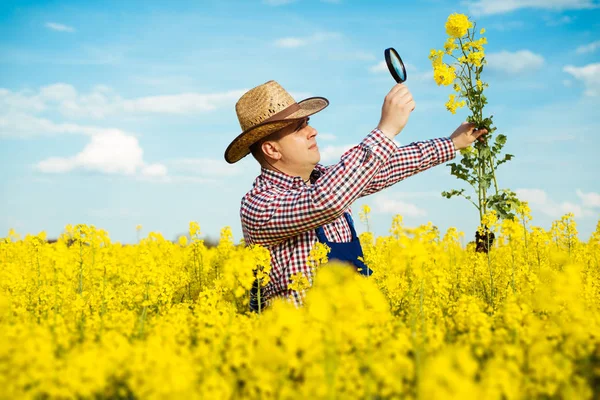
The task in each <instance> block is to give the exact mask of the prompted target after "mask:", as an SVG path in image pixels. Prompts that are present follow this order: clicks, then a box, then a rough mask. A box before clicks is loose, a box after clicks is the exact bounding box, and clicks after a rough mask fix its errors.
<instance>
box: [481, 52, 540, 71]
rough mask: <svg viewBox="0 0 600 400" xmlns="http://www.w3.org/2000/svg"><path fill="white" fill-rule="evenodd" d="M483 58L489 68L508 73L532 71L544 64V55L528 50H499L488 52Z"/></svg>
mask: <svg viewBox="0 0 600 400" xmlns="http://www.w3.org/2000/svg"><path fill="white" fill-rule="evenodd" d="M485 58H486V60H487V62H488V67H489V68H490V69H493V70H497V71H501V72H506V73H509V74H518V73H521V72H529V71H533V70H536V69H539V68H541V67H542V66H543V65H544V57H542V56H541V55H539V54H535V53H532V52H531V51H529V50H519V51H515V52H510V51H501V52H499V53H490V54H488V55H486V57H485Z"/></svg>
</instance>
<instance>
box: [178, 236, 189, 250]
mask: <svg viewBox="0 0 600 400" xmlns="http://www.w3.org/2000/svg"><path fill="white" fill-rule="evenodd" d="M178 242H179V245H180V246H182V247H185V246H186V245H187V243H188V238H187V237H186V236H179V241H178Z"/></svg>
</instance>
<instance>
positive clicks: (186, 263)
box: [0, 207, 600, 400]
mask: <svg viewBox="0 0 600 400" xmlns="http://www.w3.org/2000/svg"><path fill="white" fill-rule="evenodd" d="M519 216H520V219H518V220H515V221H502V222H498V221H497V220H496V219H495V218H494V215H493V214H490V215H488V217H487V219H486V221H487V222H488V226H492V227H493V229H494V230H495V233H496V238H497V240H496V242H495V244H494V247H493V248H492V250H491V251H490V253H489V254H485V253H476V252H475V251H474V249H473V246H472V245H471V244H469V245H468V246H466V248H465V247H464V246H462V245H461V243H462V242H463V241H465V240H464V239H461V234H459V232H457V231H456V230H455V229H450V230H448V231H447V232H446V233H444V234H442V233H441V232H439V231H438V229H437V228H435V226H433V225H431V224H429V225H425V226H420V227H418V228H407V227H405V226H404V225H403V222H402V218H401V217H400V216H397V217H395V218H394V220H393V222H392V227H391V230H390V235H389V236H385V237H377V238H374V237H373V235H372V234H370V233H368V232H367V233H364V234H363V235H361V241H362V244H363V248H364V250H365V261H366V263H367V264H368V265H369V266H370V267H371V268H372V269H373V270H374V271H375V274H374V275H373V276H372V277H370V278H366V277H363V276H361V275H359V274H357V273H355V272H354V271H352V269H351V268H350V267H348V266H344V265H335V264H321V265H318V267H317V274H316V278H315V281H314V285H313V287H311V288H310V289H308V292H307V293H308V294H307V300H306V306H305V307H303V308H301V309H296V308H294V307H293V306H292V305H291V304H288V303H286V302H285V301H283V300H277V301H275V302H274V304H273V305H272V306H271V307H269V308H267V309H266V310H264V311H263V312H262V313H261V314H260V315H258V314H250V313H249V312H247V309H248V293H249V289H250V287H251V285H252V282H253V270H254V269H259V270H261V271H262V272H263V273H265V272H264V271H268V253H266V250H265V249H261V248H246V247H244V246H243V245H242V246H240V245H236V244H235V242H234V240H233V237H232V234H231V231H230V230H229V229H228V228H225V229H223V231H222V235H221V240H220V243H219V244H218V246H217V247H214V248H207V247H206V246H205V244H204V242H203V241H202V240H201V239H200V227H199V226H198V224H197V223H191V224H190V236H189V239H187V238H185V237H184V238H181V239H180V240H179V241H178V242H176V243H173V242H170V241H168V240H165V239H164V238H163V237H162V236H161V235H160V234H159V233H150V234H149V235H148V236H147V237H146V238H142V239H141V240H140V241H139V243H138V244H137V245H122V244H119V243H113V242H111V240H110V239H109V235H108V233H107V232H105V231H103V230H101V229H97V228H95V227H93V226H85V225H77V226H68V227H67V228H66V230H65V233H64V234H63V235H62V236H61V238H60V239H59V240H58V241H57V242H56V243H48V241H47V240H46V237H45V234H44V233H40V234H38V235H35V236H34V235H27V236H25V237H24V238H21V237H20V236H19V235H18V234H17V233H15V232H14V231H11V232H10V233H9V235H8V237H6V238H2V239H0V265H1V267H2V268H1V269H0V398H2V399H27V398H32V399H33V398H52V399H68V398H111V399H112V398H121V399H125V398H128V399H130V398H139V399H228V398H251V399H255V398H256V399H271V398H273V399H298V398H304V399H321V398H327V399H330V398H336V399H353V398H356V399H365V398H367V399H368V398H377V399H399V398H407V399H411V398H414V399H417V398H418V399H444V398H456V399H469V398H476V399H479V400H481V399H520V398H544V399H551V398H565V399H591V398H594V397H596V398H598V396H599V390H600V389H598V387H600V339H599V334H600V312H599V304H600V224H599V225H598V228H597V229H596V232H595V233H594V234H593V235H592V237H591V239H590V240H589V241H588V242H587V243H584V242H582V241H580V240H579V239H578V236H577V231H576V227H575V223H574V220H573V216H572V215H565V216H564V217H563V218H562V219H561V220H559V221H556V222H555V223H554V224H553V226H552V228H551V229H550V230H549V231H546V230H544V229H541V228H539V227H535V226H532V225H531V218H530V217H529V210H528V209H527V208H526V207H524V208H522V209H521V210H520V212H519ZM295 285H296V286H298V285H299V282H295ZM300 286H301V285H300ZM298 290H301V288H298Z"/></svg>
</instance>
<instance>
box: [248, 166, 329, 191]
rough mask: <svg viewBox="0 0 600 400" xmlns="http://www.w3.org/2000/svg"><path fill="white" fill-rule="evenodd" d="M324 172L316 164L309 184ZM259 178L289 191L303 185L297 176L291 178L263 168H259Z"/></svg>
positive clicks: (322, 168)
mask: <svg viewBox="0 0 600 400" xmlns="http://www.w3.org/2000/svg"><path fill="white" fill-rule="evenodd" d="M324 172H325V167H323V166H322V165H321V164H317V165H316V166H315V169H314V170H313V172H311V174H310V179H311V182H313V183H314V182H315V181H316V180H317V179H318V178H319V177H320V176H321V175H322V174H323V173H324ZM259 178H261V179H264V180H267V181H269V182H270V183H272V184H274V185H276V186H280V187H282V188H284V189H291V188H294V187H298V186H303V185H304V180H303V179H302V178H300V177H299V176H291V175H288V174H284V173H283V172H279V171H273V170H270V169H267V168H264V167H261V170H260V177H259Z"/></svg>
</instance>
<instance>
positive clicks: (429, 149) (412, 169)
mask: <svg viewBox="0 0 600 400" xmlns="http://www.w3.org/2000/svg"><path fill="white" fill-rule="evenodd" d="M373 132H374V134H373V137H372V140H376V141H385V140H387V141H388V142H389V143H391V144H392V145H393V146H394V152H393V154H392V156H391V157H389V158H388V159H387V161H386V162H385V164H384V165H383V166H382V167H381V168H380V169H379V170H378V171H377V174H376V175H375V176H374V177H373V179H372V180H371V181H370V182H369V184H368V185H366V186H365V187H364V188H363V191H362V193H361V196H367V195H370V194H373V193H376V192H379V191H380V190H382V189H385V188H387V187H389V186H392V185H393V184H395V183H397V182H399V181H401V180H403V179H406V178H408V177H409V176H411V175H414V174H416V173H418V172H422V171H425V170H427V169H429V168H431V167H433V166H436V165H438V164H441V163H444V162H446V161H449V160H451V159H453V158H454V157H456V150H455V147H454V143H453V142H452V140H451V139H450V138H448V137H446V138H437V139H431V140H424V141H419V142H414V143H411V144H409V145H406V146H400V147H398V146H396V145H395V144H394V142H393V141H392V140H390V139H389V138H388V137H387V136H385V135H384V134H383V133H382V132H381V131H379V130H378V129H375V130H374V131H373Z"/></svg>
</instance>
